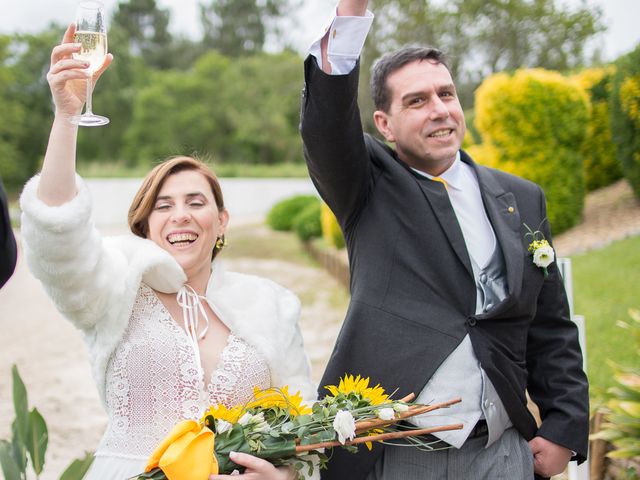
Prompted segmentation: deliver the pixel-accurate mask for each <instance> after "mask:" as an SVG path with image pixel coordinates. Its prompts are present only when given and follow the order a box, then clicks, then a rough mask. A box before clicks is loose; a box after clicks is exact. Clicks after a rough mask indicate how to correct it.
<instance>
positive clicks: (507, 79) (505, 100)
mask: <svg viewBox="0 0 640 480" xmlns="http://www.w3.org/2000/svg"><path fill="white" fill-rule="evenodd" d="M475 114H476V120H475V124H476V128H477V130H478V132H480V135H481V136H482V141H483V144H482V145H481V149H482V150H483V151H484V153H485V154H487V153H492V155H485V156H486V157H487V158H485V159H484V160H483V163H484V164H486V165H489V166H492V167H496V168H499V169H501V170H504V171H507V172H510V173H513V174H515V175H518V176H521V177H524V178H527V179H529V180H531V181H533V182H535V183H537V184H539V185H540V186H541V187H542V188H543V190H544V192H545V195H546V197H547V208H548V217H549V221H550V222H551V225H552V226H553V230H554V232H556V233H558V232H561V231H563V230H566V229H567V228H569V227H572V226H573V225H575V224H576V223H577V222H578V221H579V220H580V216H581V213H582V209H583V206H584V166H583V162H582V157H581V154H580V148H581V146H582V142H583V141H584V138H585V134H586V124H587V119H588V99H587V96H586V94H585V93H584V91H583V90H582V89H581V88H579V87H577V86H576V85H575V84H574V83H573V82H571V81H570V80H569V79H567V78H565V77H563V76H562V75H560V74H559V73H556V72H550V71H546V70H543V69H530V70H518V71H516V72H515V73H514V74H513V75H508V74H506V73H498V74H495V75H492V76H491V77H489V78H487V79H486V80H485V81H484V82H483V83H482V85H481V86H480V87H479V88H478V90H477V91H476V104H475ZM485 144H487V145H485ZM470 150H472V151H473V149H470Z"/></svg>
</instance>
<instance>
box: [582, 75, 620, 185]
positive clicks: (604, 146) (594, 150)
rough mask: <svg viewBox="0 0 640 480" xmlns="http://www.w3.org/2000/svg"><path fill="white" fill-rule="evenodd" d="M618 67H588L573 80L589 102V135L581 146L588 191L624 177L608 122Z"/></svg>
mask: <svg viewBox="0 0 640 480" xmlns="http://www.w3.org/2000/svg"><path fill="white" fill-rule="evenodd" d="M614 74H615V67H614V66H613V65H610V66H608V67H605V68H587V69H585V70H583V71H581V72H580V73H578V74H577V75H574V76H573V77H571V80H573V81H574V82H575V83H576V85H578V86H579V87H580V88H582V89H583V90H584V91H585V92H586V94H587V95H588V96H589V99H590V103H591V105H590V107H591V108H590V111H589V121H588V123H587V136H586V138H585V141H584V143H583V144H582V150H581V153H582V158H583V161H584V169H585V182H586V187H587V190H588V191H591V190H595V189H597V188H600V187H604V186H607V185H610V184H611V183H613V182H614V181H616V180H618V179H619V178H622V167H621V165H620V161H619V160H618V157H617V155H616V146H615V145H614V143H613V138H612V135H611V125H610V120H609V116H610V115H609V97H610V96H611V80H612V78H613V75H614Z"/></svg>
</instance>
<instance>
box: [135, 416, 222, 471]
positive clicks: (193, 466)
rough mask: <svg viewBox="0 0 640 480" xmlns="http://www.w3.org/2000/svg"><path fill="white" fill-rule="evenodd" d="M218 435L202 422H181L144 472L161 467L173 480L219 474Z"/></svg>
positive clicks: (157, 449)
mask: <svg viewBox="0 0 640 480" xmlns="http://www.w3.org/2000/svg"><path fill="white" fill-rule="evenodd" d="M214 436H215V435H214V433H213V432H212V431H211V430H209V429H208V428H207V427H205V426H202V425H200V424H199V423H198V422H195V421H193V420H185V421H183V422H180V423H178V424H177V425H176V426H175V427H173V429H172V430H171V432H169V435H167V436H166V437H165V439H164V440H162V442H160V445H158V447H157V448H156V449H155V450H154V452H153V453H152V454H151V457H149V461H148V462H147V466H146V467H145V469H144V471H145V472H149V471H150V470H153V469H154V468H156V467H160V468H161V469H162V471H163V472H164V474H165V475H166V476H167V478H168V479H169V480H207V479H208V478H209V475H211V474H217V473H218V462H217V460H216V458H215V455H214Z"/></svg>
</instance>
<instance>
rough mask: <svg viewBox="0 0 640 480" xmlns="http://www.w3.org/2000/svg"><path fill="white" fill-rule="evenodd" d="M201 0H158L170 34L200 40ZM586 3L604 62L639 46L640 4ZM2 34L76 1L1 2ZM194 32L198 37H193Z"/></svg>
mask: <svg viewBox="0 0 640 480" xmlns="http://www.w3.org/2000/svg"><path fill="white" fill-rule="evenodd" d="M200 1H201V0H157V3H158V5H160V6H161V7H162V8H169V9H170V10H171V26H170V28H171V31H172V32H174V33H180V34H183V35H187V36H191V37H197V36H198V34H199V33H200V21H199V14H198V5H199V3H200ZM584 1H586V2H587V3H588V4H589V5H599V6H601V8H602V9H603V12H604V23H605V25H607V27H608V30H607V32H606V33H605V34H604V35H603V36H602V38H601V39H599V41H598V42H599V44H600V46H602V48H603V52H604V57H605V59H614V58H616V57H617V56H619V55H620V54H622V53H626V52H628V51H630V50H631V49H632V48H633V47H634V46H635V45H636V44H638V43H639V42H640V27H638V19H640V0H562V2H563V3H568V4H571V5H577V4H580V3H582V2H584ZM0 2H1V3H0V5H2V7H1V8H0V32H2V33H12V32H17V31H19V32H37V31H39V30H41V29H43V28H44V27H46V26H47V25H48V24H49V23H50V22H51V21H57V22H62V23H66V22H70V21H72V20H73V16H74V12H75V5H76V4H77V0H21V1H10V0H0ZM103 3H104V5H105V7H106V8H107V11H108V12H112V11H113V9H114V8H115V6H116V5H117V3H118V0H103ZM336 3H337V2H336V0H307V1H305V2H304V7H303V8H302V10H301V12H300V14H299V16H300V18H298V19H296V20H295V21H294V22H292V24H293V25H300V27H299V28H292V30H291V32H289V35H290V38H291V42H292V43H293V45H294V46H295V47H296V49H298V50H300V51H304V50H305V49H306V48H307V46H308V45H309V44H310V43H311V42H312V41H313V39H314V38H316V36H317V35H318V33H319V32H320V31H321V29H322V27H323V26H324V23H325V22H326V19H327V18H328V15H330V12H331V11H332V9H333V6H334V5H335V4H336ZM194 32H195V34H194Z"/></svg>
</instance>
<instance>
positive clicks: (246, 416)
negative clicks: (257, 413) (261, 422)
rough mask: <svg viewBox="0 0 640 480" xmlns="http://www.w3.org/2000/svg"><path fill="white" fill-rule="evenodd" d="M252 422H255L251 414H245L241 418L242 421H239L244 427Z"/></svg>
mask: <svg viewBox="0 0 640 480" xmlns="http://www.w3.org/2000/svg"><path fill="white" fill-rule="evenodd" d="M251 420H253V415H251V414H250V413H249V412H247V413H245V414H244V415H242V416H241V417H240V419H239V420H238V423H239V424H240V425H242V426H245V425H247V424H248V423H249V422H250V421H251Z"/></svg>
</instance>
